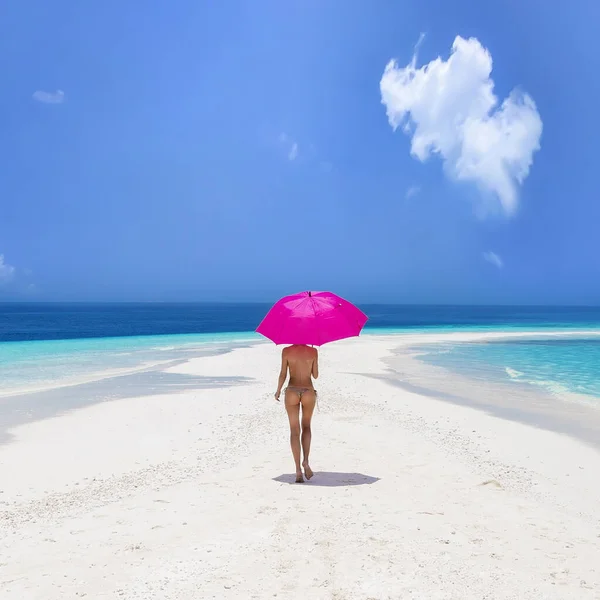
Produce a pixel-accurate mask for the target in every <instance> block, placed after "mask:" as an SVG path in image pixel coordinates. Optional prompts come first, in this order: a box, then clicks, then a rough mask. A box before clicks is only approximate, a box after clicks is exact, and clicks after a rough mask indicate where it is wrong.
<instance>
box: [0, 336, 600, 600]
mask: <svg viewBox="0 0 600 600" xmlns="http://www.w3.org/2000/svg"><path fill="white" fill-rule="evenodd" d="M467 337H468V336H467ZM412 341H414V336H413V339H412ZM401 342H402V339H401V338H400V337H396V336H386V337H384V336H381V337H379V336H372V335H370V336H363V337H361V338H359V339H355V340H349V341H345V342H340V343H336V344H332V345H330V346H326V347H324V348H322V349H321V378H320V379H319V381H318V390H319V410H318V411H317V412H316V413H315V417H314V421H313V448H312V453H311V454H312V455H311V459H312V460H311V463H312V467H313V469H314V470H315V472H316V474H315V477H314V479H313V480H312V481H311V482H309V483H305V484H302V485H295V484H290V483H289V482H291V481H293V461H292V457H291V453H290V450H289V444H288V427H287V418H286V415H285V410H284V408H283V406H282V405H281V404H278V403H276V402H275V401H274V399H273V391H274V386H275V384H276V378H277V372H278V367H279V353H280V349H279V348H276V347H274V346H273V345H271V344H257V345H255V346H253V347H251V348H240V349H236V350H234V351H232V352H231V353H228V354H223V355H220V356H213V357H202V358H198V359H194V360H191V361H189V362H188V363H186V364H182V365H180V366H178V367H175V368H173V369H174V370H175V371H176V372H179V373H187V374H194V375H198V376H204V375H205V376H210V377H221V376H222V377H248V378H252V381H251V382H249V383H243V384H242V383H241V384H237V385H233V386H231V387H221V388H214V389H198V390H194V391H186V392H182V393H178V394H170V395H152V396H146V397H140V398H128V399H122V400H114V401H111V402H103V403H100V404H96V405H93V406H90V407H87V408H82V409H80V410H75V411H72V412H69V413H67V414H63V415H60V416H57V417H54V418H50V419H45V420H40V421H35V422H32V423H29V424H26V425H23V426H20V427H18V428H15V429H13V430H11V431H10V434H11V439H10V440H9V441H8V442H7V443H5V444H3V445H2V446H0V598H1V599H2V600H55V599H56V600H58V599H61V600H63V599H72V598H82V597H86V598H89V599H93V600H95V599H102V598H124V599H126V600H128V599H144V600H150V599H156V600H163V599H164V600H196V599H202V598H217V599H221V598H223V599H227V598H240V599H250V598H257V599H262V598H280V599H286V600H287V599H295V598H298V599H313V598H314V599H336V600H346V599H356V600H359V599H360V600H366V599H377V600H380V599H381V600H383V599H386V598H394V599H396V598H402V599H404V598H412V599H422V600H437V599H440V600H450V599H456V600H470V599H477V600H483V599H489V600H504V599H507V600H508V599H511V600H513V599H515V600H516V599H519V600H530V599H531V600H534V599H557V600H568V599H573V600H588V599H600V477H599V473H600V453H599V452H598V450H596V449H595V448H594V447H592V446H591V445H586V444H584V443H583V442H581V441H578V440H577V439H575V438H572V437H568V436H567V435H561V434H559V433H555V432H552V431H547V430H542V429H537V428H534V427H532V426H529V425H525V424H521V423H518V422H515V421H508V420H503V419H500V418H497V417H493V416H490V415H489V414H487V413H486V412H484V411H480V410H476V409H474V408H469V407H464V406H457V405H455V404H451V403H448V402H446V401H442V400H438V399H436V398H432V397H425V396H421V395H418V394H416V393H411V392H408V391H405V390H403V389H402V388H400V387H398V386H396V385H392V384H391V383H390V382H389V381H387V380H386V379H385V378H384V377H383V376H386V375H387V374H388V371H387V369H388V367H387V366H386V363H385V362H384V359H386V358H389V356H390V353H391V351H392V350H393V349H394V348H395V347H396V346H398V345H399V343H401ZM0 401H1V400H0Z"/></svg>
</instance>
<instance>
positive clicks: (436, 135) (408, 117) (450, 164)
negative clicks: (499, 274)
mask: <svg viewBox="0 0 600 600" xmlns="http://www.w3.org/2000/svg"><path fill="white" fill-rule="evenodd" d="M422 41H423V36H421V37H420V38H419V42H418V43H417V48H415V53H414V55H413V57H412V60H411V61H410V62H409V64H408V65H406V66H405V67H401V66H399V65H398V63H397V62H396V61H395V60H391V61H390V62H389V63H388V64H387V65H386V67H385V70H384V73H383V75H382V77H381V81H380V84H379V86H380V91H381V101H382V103H383V104H384V105H385V107H386V112H387V118H388V122H389V124H390V125H391V127H392V129H393V130H394V131H395V130H396V129H398V128H400V129H401V130H402V131H403V132H404V133H405V134H406V135H408V136H410V138H411V154H412V156H413V157H414V158H416V159H418V160H420V161H421V162H424V161H425V160H426V159H428V158H429V157H430V156H431V155H438V156H439V157H440V158H441V159H442V161H443V164H444V170H445V172H446V174H447V175H448V176H449V177H451V178H452V179H455V180H458V181H465V182H471V183H473V184H474V185H476V186H477V187H478V188H479V190H481V192H483V193H482V197H481V204H482V206H481V207H480V208H484V209H485V211H482V212H493V211H496V210H497V209H498V208H499V209H500V210H501V211H502V212H503V213H504V214H505V215H507V216H511V215H513V214H514V213H515V212H516V210H517V207H518V203H519V188H520V186H521V184H522V183H523V181H524V180H525V179H526V178H527V176H528V174H529V170H530V168H531V165H532V164H533V155H534V154H535V152H537V151H538V150H539V149H540V138H541V135H542V120H541V118H540V115H539V113H538V111H537V107H536V105H535V102H534V101H533V99H532V98H531V96H529V95H528V94H526V93H524V92H522V91H519V90H516V89H515V90H513V91H512V92H511V93H510V94H509V95H508V97H506V98H505V99H504V100H502V102H501V103H499V99H498V98H497V97H496V96H495V95H494V81H493V79H492V78H491V77H490V75H491V72H492V56H491V54H490V53H489V51H488V50H487V49H486V48H484V47H483V46H482V45H481V43H480V42H479V40H478V39H476V38H470V39H468V40H467V39H464V38H462V37H460V36H457V37H456V39H455V40H454V43H453V44H452V48H451V51H450V56H449V57H448V59H446V60H444V59H443V58H441V57H439V56H438V57H437V58H436V59H434V60H432V61H431V62H429V63H428V64H426V65H423V66H422V67H420V68H417V50H418V47H419V46H420V44H421V42H422Z"/></svg>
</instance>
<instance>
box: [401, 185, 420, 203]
mask: <svg viewBox="0 0 600 600" xmlns="http://www.w3.org/2000/svg"><path fill="white" fill-rule="evenodd" d="M420 192H421V186H419V185H411V186H410V187H409V188H408V189H407V190H406V194H405V195H404V197H405V198H406V199H407V200H410V198H413V197H414V196H416V195H417V194H419V193H420Z"/></svg>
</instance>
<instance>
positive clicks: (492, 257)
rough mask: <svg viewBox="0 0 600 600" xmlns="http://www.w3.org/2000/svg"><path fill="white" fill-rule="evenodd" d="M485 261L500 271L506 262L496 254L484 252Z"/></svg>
mask: <svg viewBox="0 0 600 600" xmlns="http://www.w3.org/2000/svg"><path fill="white" fill-rule="evenodd" d="M483 259H484V260H487V261H488V262H489V263H490V264H492V265H494V266H495V267H498V268H499V269H501V268H502V267H503V266H504V261H503V260H502V259H501V258H500V257H499V256H498V255H497V254H496V253H495V252H484V253H483Z"/></svg>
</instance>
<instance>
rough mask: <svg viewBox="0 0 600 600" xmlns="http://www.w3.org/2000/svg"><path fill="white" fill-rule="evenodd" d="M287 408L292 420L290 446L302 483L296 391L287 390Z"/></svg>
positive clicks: (299, 481)
mask: <svg viewBox="0 0 600 600" xmlns="http://www.w3.org/2000/svg"><path fill="white" fill-rule="evenodd" d="M285 410H286V411H287V414H288V419H289V420H290V446H291V447H292V454H293V456H294V463H295V464H296V483H302V482H303V481H304V478H303V477H302V467H301V466H300V397H299V396H298V394H297V393H296V392H293V391H291V390H286V392H285Z"/></svg>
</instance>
